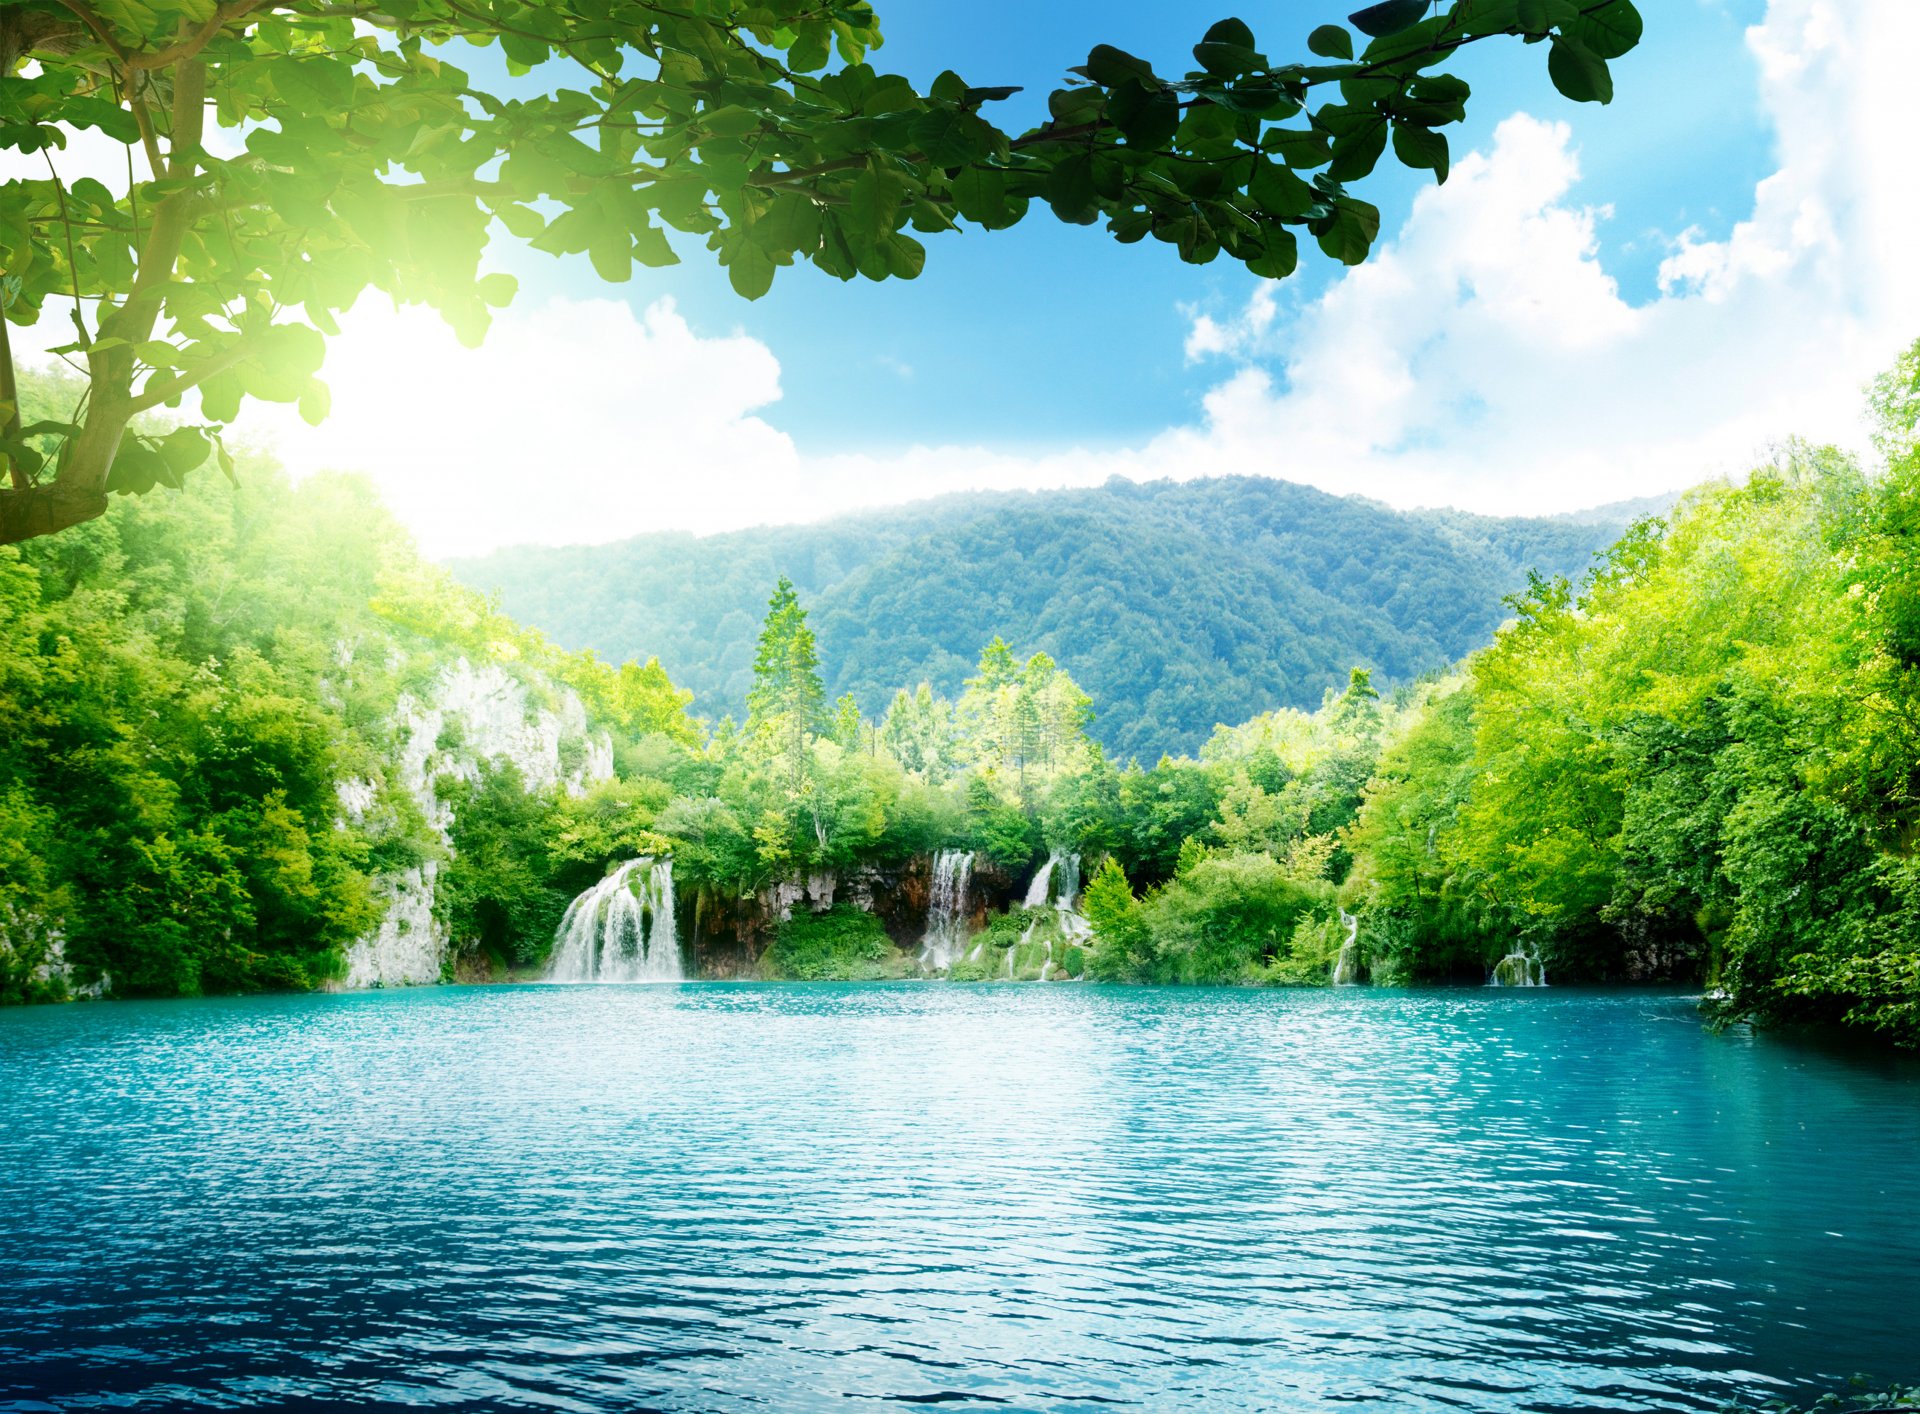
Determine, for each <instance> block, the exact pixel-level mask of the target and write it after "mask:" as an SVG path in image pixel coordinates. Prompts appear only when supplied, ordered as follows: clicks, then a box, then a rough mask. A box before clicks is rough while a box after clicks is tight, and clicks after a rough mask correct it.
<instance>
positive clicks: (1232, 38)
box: [1201, 19, 1254, 49]
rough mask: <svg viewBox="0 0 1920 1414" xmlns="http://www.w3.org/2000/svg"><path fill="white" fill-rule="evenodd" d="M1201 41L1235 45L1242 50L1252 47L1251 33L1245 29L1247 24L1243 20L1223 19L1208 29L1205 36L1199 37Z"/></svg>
mask: <svg viewBox="0 0 1920 1414" xmlns="http://www.w3.org/2000/svg"><path fill="white" fill-rule="evenodd" d="M1201 39H1202V41H1203V42H1204V43H1207V44H1237V45H1239V46H1240V47H1241V48H1242V49H1252V48H1253V47H1254V41H1253V31H1252V30H1250V29H1248V28H1247V22H1246V21H1245V20H1237V19H1224V20H1219V21H1216V22H1215V23H1214V24H1213V25H1211V26H1209V27H1208V29H1207V32H1206V34H1204V35H1203V36H1201Z"/></svg>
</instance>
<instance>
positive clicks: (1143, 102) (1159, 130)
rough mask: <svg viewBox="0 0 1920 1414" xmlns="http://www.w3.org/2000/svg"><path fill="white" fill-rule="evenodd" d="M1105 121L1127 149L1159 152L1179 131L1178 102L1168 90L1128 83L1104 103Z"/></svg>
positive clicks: (1133, 81) (1156, 86) (1130, 80)
mask: <svg viewBox="0 0 1920 1414" xmlns="http://www.w3.org/2000/svg"><path fill="white" fill-rule="evenodd" d="M1107 117H1108V119H1109V120H1110V121H1111V122H1112V123H1113V125H1114V126H1115V127H1116V128H1118V129H1120V132H1121V134H1122V136H1124V137H1125V138H1126V140H1127V142H1128V144H1129V145H1130V146H1133V147H1152V148H1162V147H1165V146H1166V145H1167V144H1168V143H1169V142H1171V141H1172V140H1173V135H1174V133H1175V132H1176V131H1178V129H1179V127H1180V100H1179V99H1178V98H1177V97H1176V96H1175V95H1174V94H1173V92H1172V91H1171V90H1170V89H1165V88H1161V87H1159V86H1158V85H1155V86H1154V87H1152V88H1148V87H1146V86H1145V85H1143V84H1141V83H1139V82H1137V81H1135V80H1132V79H1129V80H1128V81H1127V82H1125V83H1123V84H1121V85H1120V86H1119V87H1118V88H1116V89H1115V90H1114V91H1113V93H1112V95H1111V96H1110V97H1109V98H1108V99H1107Z"/></svg>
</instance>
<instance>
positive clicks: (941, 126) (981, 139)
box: [908, 108, 995, 167]
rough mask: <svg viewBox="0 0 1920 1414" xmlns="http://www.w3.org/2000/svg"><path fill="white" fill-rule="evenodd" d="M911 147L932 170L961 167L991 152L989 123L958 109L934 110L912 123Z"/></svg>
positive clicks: (990, 127)
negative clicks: (930, 164) (922, 157)
mask: <svg viewBox="0 0 1920 1414" xmlns="http://www.w3.org/2000/svg"><path fill="white" fill-rule="evenodd" d="M908 132H909V135H910V137H911V139H912V142H913V145H914V146H915V147H917V148H919V149H920V151H921V153H922V154H923V155H924V156H925V157H926V159H927V161H929V162H931V163H932V164H933V165H934V166H936V167H964V166H966V165H967V163H969V162H974V161H978V160H979V159H980V158H983V157H986V156H987V155H988V154H989V153H990V152H991V151H992V149H993V140H994V136H995V134H994V129H993V125H992V124H991V123H988V122H987V121H986V120H985V119H983V118H980V117H977V116H976V115H974V114H972V113H968V112H965V111H963V110H961V109H958V108H935V109H932V110H931V111H929V112H926V113H922V114H921V115H920V116H919V117H917V118H915V119H914V120H913V126H912V127H911V128H910V129H908Z"/></svg>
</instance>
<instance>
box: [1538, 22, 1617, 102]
mask: <svg viewBox="0 0 1920 1414" xmlns="http://www.w3.org/2000/svg"><path fill="white" fill-rule="evenodd" d="M1547 76H1548V77H1549V78H1551V79H1552V80H1553V86H1554V87H1555V88H1557V89H1559V90H1560V92H1561V93H1562V94H1564V95H1565V96H1566V97H1568V98H1571V99H1572V100H1573V101H1574V102H1575V103H1611V102H1613V75H1612V74H1611V73H1610V72H1609V71H1608V69H1607V61H1606V60H1605V59H1602V58H1601V57H1600V56H1599V55H1598V54H1595V53H1594V52H1593V51H1592V50H1591V49H1589V48H1587V46H1586V45H1584V44H1582V43H1581V42H1580V41H1579V40H1577V39H1571V38H1569V37H1568V36H1566V35H1564V34H1556V35H1555V36H1554V37H1553V48H1552V50H1551V51H1550V52H1549V53H1548V54H1547Z"/></svg>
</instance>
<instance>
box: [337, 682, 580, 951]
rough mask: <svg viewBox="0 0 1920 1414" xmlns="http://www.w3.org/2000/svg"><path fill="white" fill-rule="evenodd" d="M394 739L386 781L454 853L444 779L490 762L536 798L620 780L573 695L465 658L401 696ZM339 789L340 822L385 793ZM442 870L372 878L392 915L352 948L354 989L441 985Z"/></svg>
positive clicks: (426, 867) (357, 784)
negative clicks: (510, 772)
mask: <svg viewBox="0 0 1920 1414" xmlns="http://www.w3.org/2000/svg"><path fill="white" fill-rule="evenodd" d="M350 662H351V659H350V657H349V659H348V660H347V662H343V663H342V664H341V666H342V667H343V668H344V667H347V666H350ZM394 738H395V745H394V750H393V756H392V758H391V760H390V761H389V762H388V763H387V777H386V778H387V781H388V783H389V785H391V786H397V787H398V788H399V789H400V790H402V791H404V792H405V793H406V794H407V795H409V796H411V797H412V798H413V801H414V803H415V804H416V805H418V806H419V807H420V811H421V814H422V815H424V816H425V817H426V821H427V824H428V825H429V826H430V827H431V828H432V829H433V831H434V833H435V834H436V835H438V836H439V839H440V843H441V846H442V847H443V848H444V849H446V850H447V851H448V852H451V851H452V848H453V846H452V841H451V838H450V836H449V830H450V827H451V826H452V824H453V810H452V807H451V806H449V805H448V804H447V803H446V802H445V801H443V800H441V799H440V797H439V795H438V793H437V792H436V791H435V789H434V783H435V782H436V781H438V780H439V779H441V778H442V777H444V776H452V777H455V778H457V779H459V780H464V781H478V780H479V779H480V771H481V767H482V765H483V764H492V765H499V764H511V765H512V766H514V767H515V769H516V770H518V772H519V774H520V779H521V781H522V782H523V783H524V784H525V785H526V788H527V789H528V790H530V791H532V790H546V789H550V788H552V787H554V786H560V787H562V788H563V789H565V790H567V791H568V792H569V793H571V794H574V795H580V794H583V793H584V792H585V791H586V789H587V787H588V786H590V785H592V784H593V783H595V782H597V781H604V780H607V779H609V778H610V777H611V776H612V775H613V741H612V739H611V738H610V737H609V736H608V735H607V734H606V733H605V732H599V733H595V732H593V731H591V730H590V727H589V724H588V722H587V713H586V708H585V707H584V706H583V705H582V704H581V701H580V698H579V696H578V694H576V693H575V692H574V691H573V690H572V689H571V688H568V687H564V686H561V685H560V684H557V683H554V682H551V681H549V680H547V679H545V678H541V677H538V676H530V677H522V676H516V675H515V674H514V673H510V672H508V671H507V670H506V669H505V668H504V667H502V666H501V665H499V664H497V663H485V664H482V665H481V666H479V667H475V666H474V665H473V664H472V663H470V662H469V661H468V660H467V659H466V658H464V657H463V658H460V659H458V660H457V661H456V662H455V663H453V664H452V665H451V666H450V667H447V668H445V669H443V670H442V671H441V672H440V673H439V675H438V676H437V677H436V678H435V679H434V682H433V686H432V687H431V688H430V689H429V690H428V691H427V692H426V694H425V695H424V696H415V695H414V694H412V693H402V694H401V696H400V700H399V701H398V702H397V703H396V704H395V707H394ZM338 790H339V796H340V812H341V816H342V818H343V819H346V820H350V821H352V822H353V823H355V824H359V823H361V822H363V821H364V820H365V819H366V816H367V813H368V812H369V811H370V810H372V809H373V808H374V803H375V801H376V800H377V798H378V796H379V788H378V785H377V784H376V782H374V781H370V780H365V779H357V778H356V779H350V780H345V781H342V782H340V784H339V787H338ZM438 871H439V865H438V864H437V863H436V862H435V861H433V860H426V861H424V862H423V863H421V864H420V865H418V866H416V867H414V868H410V869H404V870H400V871H398V872H395V873H392V874H386V875H382V876H381V877H380V878H378V879H376V880H375V881H374V888H375V890H376V891H377V892H378V893H379V894H380V895H381V896H382V897H383V898H384V900H385V902H386V913H385V916H384V917H383V918H382V919H381V923H380V926H379V928H377V929H376V930H375V931H374V932H373V933H371V934H369V935H368V936H366V937H364V938H361V939H360V940H359V941H357V942H355V943H354V944H353V946H352V947H351V948H349V949H348V951H347V975H346V981H345V985H346V986H347V987H349V988H357V987H391V986H404V985H410V984H416V983H421V982H437V981H439V980H440V978H441V976H442V974H443V972H444V970H445V967H446V958H447V946H448V938H447V935H446V930H445V929H444V928H442V927H441V926H440V924H439V923H438V922H436V921H435V919H434V916H433V904H434V885H435V881H436V876H437V874H438Z"/></svg>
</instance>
